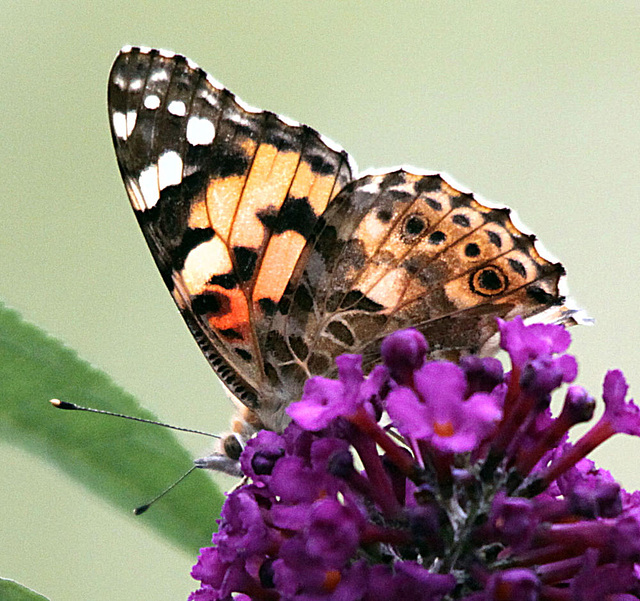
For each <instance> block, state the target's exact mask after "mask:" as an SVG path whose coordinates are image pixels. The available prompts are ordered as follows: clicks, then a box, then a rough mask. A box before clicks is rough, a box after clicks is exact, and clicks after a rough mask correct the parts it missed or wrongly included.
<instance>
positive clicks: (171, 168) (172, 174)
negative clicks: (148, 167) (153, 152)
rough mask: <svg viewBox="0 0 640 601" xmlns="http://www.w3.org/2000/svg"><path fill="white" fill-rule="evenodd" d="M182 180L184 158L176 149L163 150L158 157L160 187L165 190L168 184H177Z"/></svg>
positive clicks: (158, 184)
mask: <svg viewBox="0 0 640 601" xmlns="http://www.w3.org/2000/svg"><path fill="white" fill-rule="evenodd" d="M181 181H182V158H181V157H180V155H179V154H178V153H177V152H176V151H175V150H167V151H165V152H163V153H162V154H161V155H160V158H159V159H158V182H157V186H158V188H159V189H160V190H164V189H165V188H166V187H167V186H175V185H176V184H179V183H180V182H181ZM156 200H157V199H156Z"/></svg>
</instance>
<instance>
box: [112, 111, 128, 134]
mask: <svg viewBox="0 0 640 601" xmlns="http://www.w3.org/2000/svg"><path fill="white" fill-rule="evenodd" d="M111 122H112V123H113V131H114V132H115V133H116V136H117V137H118V138H121V139H122V140H126V139H127V117H126V115H125V114H124V113H121V112H119V111H117V112H115V113H113V115H112V116H111Z"/></svg>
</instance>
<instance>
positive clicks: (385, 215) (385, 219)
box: [376, 209, 393, 223]
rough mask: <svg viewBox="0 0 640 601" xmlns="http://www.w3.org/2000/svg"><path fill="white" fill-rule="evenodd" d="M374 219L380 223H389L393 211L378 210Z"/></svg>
mask: <svg viewBox="0 0 640 601" xmlns="http://www.w3.org/2000/svg"><path fill="white" fill-rule="evenodd" d="M376 217H377V218H378V221H382V223H389V221H391V218H392V217H393V211H390V210H389V209H379V210H378V212H377V213H376Z"/></svg>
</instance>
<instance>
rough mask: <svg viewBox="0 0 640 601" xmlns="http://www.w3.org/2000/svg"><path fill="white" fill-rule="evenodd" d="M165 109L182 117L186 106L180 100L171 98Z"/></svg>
mask: <svg viewBox="0 0 640 601" xmlns="http://www.w3.org/2000/svg"><path fill="white" fill-rule="evenodd" d="M167 110H168V111H169V112H170V113H171V114H172V115H175V116H176V117H184V116H185V115H186V114H187V106H186V105H185V103H184V102H182V100H172V101H171V102H170V103H169V106H168V107H167Z"/></svg>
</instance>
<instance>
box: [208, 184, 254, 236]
mask: <svg viewBox="0 0 640 601" xmlns="http://www.w3.org/2000/svg"><path fill="white" fill-rule="evenodd" d="M245 179H246V176H244V175H234V176H231V177H225V178H224V179H214V180H211V182H210V183H209V186H208V188H207V210H208V212H209V220H210V221H211V226H212V227H213V229H214V231H215V232H216V234H217V235H218V236H220V237H221V238H222V239H223V240H228V239H229V232H230V231H231V225H232V224H233V218H234V216H235V214H236V208H237V206H238V202H239V201H240V195H241V194H242V189H243V187H244V182H245Z"/></svg>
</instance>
